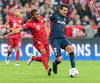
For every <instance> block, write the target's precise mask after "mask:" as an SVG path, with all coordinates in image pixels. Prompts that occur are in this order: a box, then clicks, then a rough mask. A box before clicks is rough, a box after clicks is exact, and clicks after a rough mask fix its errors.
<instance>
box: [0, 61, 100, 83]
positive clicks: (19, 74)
mask: <svg viewBox="0 0 100 83" xmlns="http://www.w3.org/2000/svg"><path fill="white" fill-rule="evenodd" d="M14 64H15V62H14V61H11V62H10V63H9V64H6V63H5V62H2V61H1V62H0V83H100V61H76V66H77V69H78V70H79V76H78V78H70V77H69V76H68V70H69V69H70V62H69V61H63V62H62V63H61V64H59V65H58V73H57V75H55V74H53V72H52V75H51V76H47V73H46V70H45V68H44V66H43V64H42V63H40V62H35V61H33V62H32V63H31V64H30V65H29V66H27V62H26V61H20V64H21V65H20V66H19V67H16V66H15V65H14ZM49 65H50V66H52V62H51V61H50V62H49Z"/></svg>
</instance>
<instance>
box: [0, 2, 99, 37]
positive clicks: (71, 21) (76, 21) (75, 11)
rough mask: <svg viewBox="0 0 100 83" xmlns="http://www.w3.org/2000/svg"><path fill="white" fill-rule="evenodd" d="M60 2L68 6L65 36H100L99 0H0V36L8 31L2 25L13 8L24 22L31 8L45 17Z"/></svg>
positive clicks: (27, 18)
mask: <svg viewBox="0 0 100 83" xmlns="http://www.w3.org/2000/svg"><path fill="white" fill-rule="evenodd" d="M61 3H65V4H67V5H68V7H69V12H68V14H67V18H68V24H67V25H66V27H65V28H67V29H66V36H67V37H69V38H80V37H85V38H94V37H100V29H99V28H100V0H0V36H1V35H3V34H7V33H8V31H7V30H6V29H5V28H4V27H3V26H2V25H4V24H5V22H6V21H7V19H8V18H9V17H10V16H12V15H13V11H14V9H19V10H20V12H21V16H22V17H23V18H24V23H26V22H27V21H28V20H29V19H30V18H31V17H30V11H31V10H32V9H38V10H39V11H40V14H41V15H42V16H43V17H44V18H47V17H48V16H49V15H50V14H51V13H53V12H54V11H56V9H57V6H58V5H59V4H61ZM46 28H47V31H49V29H48V27H46ZM5 32H6V33H5ZM22 37H23V38H24V37H26V38H29V37H31V34H30V32H29V31H26V32H23V35H22Z"/></svg>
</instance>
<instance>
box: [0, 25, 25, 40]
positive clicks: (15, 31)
mask: <svg viewBox="0 0 100 83" xmlns="http://www.w3.org/2000/svg"><path fill="white" fill-rule="evenodd" d="M23 30H24V29H23V28H22V27H21V28H18V29H15V30H13V31H12V32H10V33H9V34H7V35H4V36H3V37H2V38H1V40H3V39H5V38H7V37H8V36H11V35H15V34H17V33H19V32H21V31H23Z"/></svg>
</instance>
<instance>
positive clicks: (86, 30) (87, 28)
mask: <svg viewBox="0 0 100 83" xmlns="http://www.w3.org/2000/svg"><path fill="white" fill-rule="evenodd" d="M92 26H94V24H92V23H91V24H90V25H87V26H85V27H84V29H83V31H84V33H85V34H86V38H93V37H94V36H95V34H96V32H97V30H95V29H92V28H91V27H92Z"/></svg>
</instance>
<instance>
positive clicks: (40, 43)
mask: <svg viewBox="0 0 100 83" xmlns="http://www.w3.org/2000/svg"><path fill="white" fill-rule="evenodd" d="M31 16H32V18H31V19H30V20H29V21H28V22H27V23H26V24H25V25H24V26H23V27H21V28H19V29H16V30H14V31H12V32H11V33H9V34H8V35H5V36H3V37H2V39H4V38H6V37H7V36H9V35H14V34H16V33H19V32H21V31H23V30H26V29H29V30H30V31H31V33H32V36H33V45H34V46H35V48H36V49H37V50H38V51H39V52H40V53H41V55H42V56H40V57H35V56H32V57H31V58H30V59H29V60H28V63H27V64H28V65H29V64H30V63H31V62H32V61H33V60H35V61H39V62H42V63H43V65H44V67H45V69H46V71H47V72H48V75H49V76H50V75H51V68H50V67H49V65H48V60H49V56H50V49H49V43H48V39H47V34H46V31H45V27H44V21H43V17H42V16H40V13H39V11H38V10H36V9H34V10H32V11H31Z"/></svg>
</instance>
